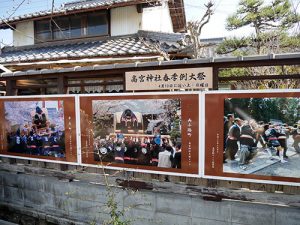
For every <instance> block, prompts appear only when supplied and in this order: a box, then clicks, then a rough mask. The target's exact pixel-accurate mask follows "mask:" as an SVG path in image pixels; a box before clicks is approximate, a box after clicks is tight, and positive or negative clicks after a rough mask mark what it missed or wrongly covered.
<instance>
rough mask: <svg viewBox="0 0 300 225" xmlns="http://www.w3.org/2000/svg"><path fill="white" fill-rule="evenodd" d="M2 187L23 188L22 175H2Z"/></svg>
mask: <svg viewBox="0 0 300 225" xmlns="http://www.w3.org/2000/svg"><path fill="white" fill-rule="evenodd" d="M2 179H3V185H4V186H10V187H15V188H24V184H23V179H22V174H14V173H2Z"/></svg>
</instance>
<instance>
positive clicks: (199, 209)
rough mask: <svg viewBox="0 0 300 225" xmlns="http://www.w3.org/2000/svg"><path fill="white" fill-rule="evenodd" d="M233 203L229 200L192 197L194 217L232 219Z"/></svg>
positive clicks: (219, 219)
mask: <svg viewBox="0 0 300 225" xmlns="http://www.w3.org/2000/svg"><path fill="white" fill-rule="evenodd" d="M230 214H231V204H230V202H228V201H223V202H213V201H204V200H203V199H201V198H199V197H193V198H192V217H193V218H203V219H211V220H218V221H224V222H225V221H228V222H229V221H231V216H230Z"/></svg>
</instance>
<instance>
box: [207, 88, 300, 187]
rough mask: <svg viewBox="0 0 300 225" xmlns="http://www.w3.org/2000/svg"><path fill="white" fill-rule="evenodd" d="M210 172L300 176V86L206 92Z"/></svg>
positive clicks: (272, 179) (280, 178)
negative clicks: (299, 89) (298, 87)
mask: <svg viewBox="0 0 300 225" xmlns="http://www.w3.org/2000/svg"><path fill="white" fill-rule="evenodd" d="M205 121H206V122H205V173H204V175H205V176H217V177H220V178H223V179H228V178H238V179H242V180H245V179H246V180H247V179H248V180H252V181H261V180H265V181H268V182H269V183H278V182H292V183H293V182H294V184H296V183H297V182H298V183H299V182H300V170H299V165H300V164H299V159H300V92H297V91H293V90H285V91H254V92H251V93H250V92H247V91H235V92H233V91H231V92H212V93H206V94H205Z"/></svg>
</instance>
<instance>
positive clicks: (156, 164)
mask: <svg viewBox="0 0 300 225" xmlns="http://www.w3.org/2000/svg"><path fill="white" fill-rule="evenodd" d="M198 118H199V96H198V94H179V93H172V94H170V93H167V94H165V93H164V94H162V93H153V94H138V95H137V94H134V95H126V94H123V95H105V96H97V95H94V96H80V123H81V155H82V163H84V164H95V165H105V166H111V167H118V168H119V167H123V168H127V169H128V168H129V169H130V168H131V169H141V170H154V171H164V172H175V173H187V174H198V172H199V169H198V168H199V167H198V164H199V160H198V158H199V157H198V151H199V130H198V124H199V119H198Z"/></svg>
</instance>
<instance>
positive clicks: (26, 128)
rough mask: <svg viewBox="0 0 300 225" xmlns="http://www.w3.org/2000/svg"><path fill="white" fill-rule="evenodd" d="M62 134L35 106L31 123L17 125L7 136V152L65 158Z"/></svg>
mask: <svg viewBox="0 0 300 225" xmlns="http://www.w3.org/2000/svg"><path fill="white" fill-rule="evenodd" d="M64 140H65V137H64V132H63V131H61V130H57V129H56V128H55V126H53V125H51V126H50V122H49V121H48V119H47V115H46V113H45V112H43V110H42V109H41V108H40V107H39V106H37V107H36V109H35V114H34V115H33V116H32V121H30V122H27V123H25V124H23V125H19V126H18V127H17V128H15V129H14V130H13V131H10V132H8V134H7V144H8V151H9V152H13V153H25V154H30V155H38V156H52V157H57V158H64V157H65V150H64V146H65V143H64V142H65V141H64Z"/></svg>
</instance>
